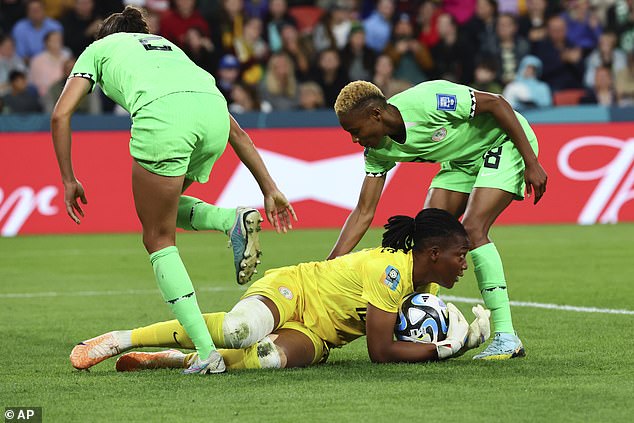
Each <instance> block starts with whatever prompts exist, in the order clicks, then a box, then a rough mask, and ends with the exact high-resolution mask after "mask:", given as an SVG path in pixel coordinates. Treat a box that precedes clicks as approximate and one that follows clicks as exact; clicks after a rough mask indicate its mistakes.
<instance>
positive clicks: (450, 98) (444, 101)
mask: <svg viewBox="0 0 634 423" xmlns="http://www.w3.org/2000/svg"><path fill="white" fill-rule="evenodd" d="M436 102H437V106H436V109H437V110H442V111H445V112H455V111H456V107H457V106H458V99H457V97H456V96H455V95H453V94H436Z"/></svg>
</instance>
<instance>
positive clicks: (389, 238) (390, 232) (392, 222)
mask: <svg viewBox="0 0 634 423" xmlns="http://www.w3.org/2000/svg"><path fill="white" fill-rule="evenodd" d="M383 227H384V228H385V232H383V241H382V242H381V245H382V246H383V247H385V248H393V249H395V250H403V251H405V252H408V251H409V250H411V249H412V247H413V246H414V233H415V231H416V220H414V218H412V217H409V216H403V215H399V216H392V217H390V218H389V219H388V220H387V223H386V224H385V225H383Z"/></svg>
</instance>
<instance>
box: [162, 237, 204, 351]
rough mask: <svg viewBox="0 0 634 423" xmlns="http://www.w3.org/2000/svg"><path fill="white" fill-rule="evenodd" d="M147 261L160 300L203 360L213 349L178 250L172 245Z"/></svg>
mask: <svg viewBox="0 0 634 423" xmlns="http://www.w3.org/2000/svg"><path fill="white" fill-rule="evenodd" d="M150 261H151V262H152V267H153V268H154V275H155V276H156V281H157V282H158V286H159V289H160V290H161V294H163V299H164V300H165V301H166V302H167V304H168V305H169V307H170V308H171V309H172V312H173V313H174V315H175V316H176V318H177V319H178V321H179V322H180V324H181V325H182V326H183V328H184V329H185V331H186V332H187V334H188V335H189V337H190V338H191V340H192V342H193V343H194V345H195V346H196V351H197V352H198V355H199V357H200V358H201V359H202V360H205V359H206V358H207V357H209V354H210V353H211V351H213V350H215V349H216V347H215V345H214V341H213V340H212V339H211V335H210V334H209V330H208V329H207V324H206V323H205V319H204V318H203V316H202V314H201V313H200V308H198V302H197V301H196V294H195V293H194V287H193V286H192V282H191V280H190V279H189V275H188V274H187V270H186V269H185V266H184V265H183V262H182V261H181V257H180V255H179V254H178V249H177V248H176V247H175V246H172V247H167V248H163V249H162V250H159V251H156V252H154V253H152V254H150Z"/></svg>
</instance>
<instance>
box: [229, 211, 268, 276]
mask: <svg viewBox="0 0 634 423" xmlns="http://www.w3.org/2000/svg"><path fill="white" fill-rule="evenodd" d="M236 214H237V216H236V223H234V225H233V227H232V228H231V230H230V231H229V246H230V247H233V263H234V265H235V268H236V281H237V282H238V284H240V285H244V284H245V283H248V282H249V281H250V280H251V277H253V274H254V273H258V271H257V270H256V267H257V265H258V264H260V256H261V255H262V250H261V249H260V237H259V234H258V232H260V230H261V229H262V228H261V226H260V223H262V222H263V221H264V219H262V215H261V214H260V212H259V211H257V210H256V209H252V208H246V207H238V208H237V209H236Z"/></svg>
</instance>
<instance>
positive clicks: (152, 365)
mask: <svg viewBox="0 0 634 423" xmlns="http://www.w3.org/2000/svg"><path fill="white" fill-rule="evenodd" d="M186 357H187V355H186V354H183V353H182V352H180V351H178V350H166V351H159V352H137V351H134V352H130V353H127V354H123V355H122V356H121V357H119V359H118V360H117V364H116V365H115V368H116V369H117V371H118V372H134V371H137V370H153V369H183V368H185V367H186V363H185V359H186Z"/></svg>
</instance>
